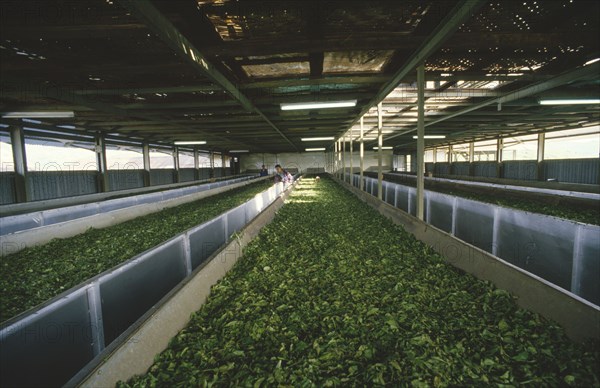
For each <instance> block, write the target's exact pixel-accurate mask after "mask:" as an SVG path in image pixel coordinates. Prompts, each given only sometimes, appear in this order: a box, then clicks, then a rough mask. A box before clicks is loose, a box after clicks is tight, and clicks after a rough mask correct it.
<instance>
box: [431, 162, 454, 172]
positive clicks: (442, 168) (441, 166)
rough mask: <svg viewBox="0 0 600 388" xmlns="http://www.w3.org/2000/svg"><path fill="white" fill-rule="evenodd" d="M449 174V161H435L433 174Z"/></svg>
mask: <svg viewBox="0 0 600 388" xmlns="http://www.w3.org/2000/svg"><path fill="white" fill-rule="evenodd" d="M448 174H450V164H449V163H436V164H435V171H434V175H448Z"/></svg>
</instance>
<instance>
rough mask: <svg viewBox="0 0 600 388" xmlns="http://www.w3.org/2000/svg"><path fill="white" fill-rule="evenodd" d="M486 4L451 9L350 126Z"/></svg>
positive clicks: (472, 1) (472, 0) (475, 0)
mask: <svg viewBox="0 0 600 388" xmlns="http://www.w3.org/2000/svg"><path fill="white" fill-rule="evenodd" d="M483 4H484V1H482V0H462V1H460V2H458V4H456V6H455V7H454V8H453V9H452V10H451V11H450V13H449V14H448V16H446V17H445V18H444V20H442V22H441V23H440V24H439V25H438V26H437V27H436V28H435V30H433V32H432V33H431V34H430V35H429V36H428V37H427V39H426V40H425V41H424V42H423V43H422V44H421V46H419V48H418V49H417V50H416V51H415V52H414V53H413V55H412V56H411V57H410V58H409V59H408V60H407V61H406V63H405V64H404V65H403V66H402V67H401V68H400V69H399V70H398V71H397V72H396V73H395V74H394V75H393V76H392V77H391V78H390V79H389V80H388V82H386V83H385V84H384V85H383V86H382V87H381V88H380V89H379V91H378V92H377V94H375V96H374V97H373V98H372V99H371V100H370V101H369V103H368V104H366V105H365V106H364V107H363V109H362V110H361V112H360V114H359V115H358V116H357V117H356V118H355V119H354V121H353V122H352V124H351V125H350V127H352V125H354V124H355V123H356V122H357V121H358V120H359V119H360V118H361V117H362V116H363V115H364V114H365V113H366V112H368V111H369V109H370V108H371V107H372V106H375V105H377V104H378V103H379V102H381V101H382V100H383V99H384V98H385V97H386V96H387V95H388V94H390V92H391V91H392V90H394V88H396V86H397V85H398V84H399V83H400V82H401V81H402V80H403V79H404V78H406V76H407V75H408V74H409V73H410V72H412V71H414V70H415V69H416V68H417V66H418V65H419V64H421V63H423V62H424V61H425V60H426V59H427V58H428V57H429V56H430V55H431V54H433V53H434V52H435V51H436V50H437V49H438V48H439V47H440V46H441V45H442V44H443V43H444V42H445V41H446V40H448V38H450V36H451V35H452V34H453V33H454V32H455V31H456V30H457V29H458V28H459V27H460V26H461V25H462V24H463V23H464V22H465V21H466V20H468V19H469V18H470V17H471V15H472V14H473V13H474V12H476V11H477V9H479V7H481V6H482V5H483Z"/></svg>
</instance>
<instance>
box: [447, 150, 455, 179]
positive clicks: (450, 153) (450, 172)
mask: <svg viewBox="0 0 600 388" xmlns="http://www.w3.org/2000/svg"><path fill="white" fill-rule="evenodd" d="M453 151H454V149H453V147H452V145H449V146H448V175H454V160H453V158H452V157H453V156H454V155H453Z"/></svg>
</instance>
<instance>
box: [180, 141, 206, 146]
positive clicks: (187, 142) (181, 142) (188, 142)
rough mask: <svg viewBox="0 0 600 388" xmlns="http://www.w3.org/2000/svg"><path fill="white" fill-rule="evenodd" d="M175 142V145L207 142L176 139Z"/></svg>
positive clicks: (203, 142)
mask: <svg viewBox="0 0 600 388" xmlns="http://www.w3.org/2000/svg"><path fill="white" fill-rule="evenodd" d="M173 144H175V145H194V144H206V142H205V141H204V140H195V141H176V142H174V143H173Z"/></svg>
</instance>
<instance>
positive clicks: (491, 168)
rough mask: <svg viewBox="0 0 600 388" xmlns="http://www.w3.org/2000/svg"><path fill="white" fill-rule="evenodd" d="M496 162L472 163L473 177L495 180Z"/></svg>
mask: <svg viewBox="0 0 600 388" xmlns="http://www.w3.org/2000/svg"><path fill="white" fill-rule="evenodd" d="M496 166H497V163H496V162H475V163H473V168H474V174H475V176H482V177H486V178H496Z"/></svg>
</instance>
